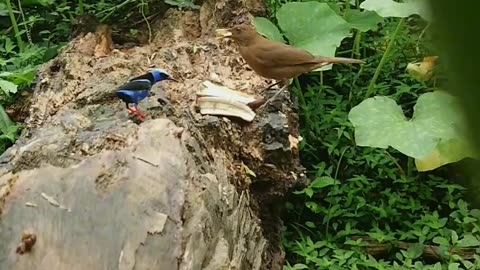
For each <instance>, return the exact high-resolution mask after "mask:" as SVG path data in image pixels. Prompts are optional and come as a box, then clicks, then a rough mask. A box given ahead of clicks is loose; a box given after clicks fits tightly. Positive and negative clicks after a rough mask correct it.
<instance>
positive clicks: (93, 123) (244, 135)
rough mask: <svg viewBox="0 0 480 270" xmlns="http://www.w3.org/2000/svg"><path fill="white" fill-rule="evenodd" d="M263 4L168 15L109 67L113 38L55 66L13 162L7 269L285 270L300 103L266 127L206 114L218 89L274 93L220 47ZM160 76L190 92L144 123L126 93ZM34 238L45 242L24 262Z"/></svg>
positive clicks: (5, 229)
mask: <svg viewBox="0 0 480 270" xmlns="http://www.w3.org/2000/svg"><path fill="white" fill-rule="evenodd" d="M262 2H263V1H260V0H258V1H254V0H222V1H214V0H207V1H204V3H203V4H202V8H201V10H200V11H199V12H192V11H186V12H181V11H175V10H168V11H167V12H166V14H165V15H164V17H163V18H162V20H160V21H158V22H156V23H153V24H152V29H153V30H154V31H155V37H154V39H153V40H152V42H151V43H150V44H147V45H144V46H137V47H133V48H131V49H126V50H114V51H113V52H110V53H109V54H107V55H104V54H105V53H102V55H101V56H102V57H98V56H99V54H98V53H97V57H95V48H96V47H97V49H98V45H99V43H98V42H99V41H98V40H106V39H102V38H100V39H99V38H98V37H97V36H96V35H95V34H94V33H88V34H86V35H85V36H79V37H77V38H75V39H74V40H73V41H72V42H71V44H70V45H69V47H68V48H67V49H66V50H65V51H64V52H62V53H61V55H59V56H58V57H57V58H56V59H54V60H52V61H50V62H49V63H47V64H46V65H45V66H44V67H43V68H42V69H41V71H40V72H39V83H38V85H37V88H36V89H35V91H34V94H33V96H32V99H31V101H30V102H31V104H32V105H31V107H30V112H29V116H28V118H27V119H26V121H25V129H24V131H23V133H22V136H21V138H20V139H19V140H18V141H17V143H16V144H15V145H14V146H13V147H11V148H10V149H8V150H7V152H5V153H4V154H3V155H2V156H1V157H0V213H1V216H0V242H1V243H2V245H0V269H12V270H15V269H185V270H186V269H212V270H213V269H282V265H283V257H284V255H283V250H282V247H281V242H280V229H281V226H282V225H281V220H280V218H279V213H280V211H281V209H282V204H283V198H284V195H285V194H286V193H287V192H288V191H289V190H290V189H291V188H292V187H293V186H295V185H298V184H301V183H302V181H303V180H304V175H303V173H302V171H303V168H302V167H301V166H300V164H299V158H298V149H297V148H296V147H295V145H292V142H295V140H292V138H298V136H299V135H298V119H297V115H296V114H295V112H294V111H293V110H292V108H293V104H292V102H291V101H290V98H289V97H288V95H286V94H285V95H284V96H282V97H280V98H279V99H278V101H277V102H273V103H272V104H270V105H269V107H267V108H266V109H265V110H264V111H262V112H261V113H260V114H258V115H257V116H256V117H255V119H254V120H253V122H252V123H245V122H241V121H240V120H237V119H228V118H225V117H214V116H202V115H200V114H199V113H198V112H196V111H195V108H194V106H193V105H192V104H193V103H194V100H195V92H196V91H197V90H198V89H200V88H201V83H202V82H203V81H205V80H212V81H217V82H220V83H222V84H223V85H225V86H227V87H230V88H232V89H236V90H241V91H244V92H247V93H256V92H257V91H259V90H261V89H262V88H263V87H265V86H266V85H268V84H269V82H267V81H265V80H264V79H262V78H261V77H259V76H258V75H256V74H254V73H253V72H252V71H251V70H249V69H248V68H246V66H245V64H244V62H243V59H241V57H240V56H239V54H238V53H237V51H236V48H235V47H234V46H233V45H232V44H231V43H222V44H219V43H218V42H217V41H216V40H215V39H214V37H213V36H214V33H213V30H214V29H215V28H217V27H223V26H225V25H231V24H233V23H237V22H243V21H248V20H251V18H252V14H257V15H258V14H261V13H262V12H264V10H265V8H264V7H263V6H262V4H261V3H262ZM105 32H107V33H108V32H109V31H105ZM100 46H101V45H100ZM106 51H107V52H108V50H106ZM102 52H105V51H102ZM151 66H155V67H161V68H164V69H166V70H168V71H170V72H171V73H172V75H173V76H174V77H175V78H177V79H180V80H181V82H180V83H175V82H166V83H160V84H159V85H156V86H154V88H153V90H152V94H151V96H150V97H149V98H148V99H147V100H145V101H144V102H142V103H141V104H140V108H141V109H142V110H143V111H146V112H147V113H148V114H149V119H148V120H147V121H145V122H144V123H142V124H140V125H137V124H135V123H133V122H131V121H130V120H128V118H127V112H126V110H125V108H124V104H123V103H121V101H120V100H118V99H116V98H115V97H114V93H113V90H114V89H115V87H116V86H117V85H119V84H121V83H123V82H124V81H125V80H127V79H128V78H129V77H132V76H135V75H138V74H140V73H143V72H144V71H145V69H146V68H147V67H151ZM159 97H163V98H166V99H167V100H169V103H168V104H167V105H165V106H162V105H160V104H159V103H158V101H157V99H158V98H159ZM247 168H248V169H247ZM249 171H253V172H254V173H255V177H253V176H252V175H251V173H249ZM47 198H49V199H47ZM26 230H27V231H31V232H33V233H34V234H35V235H36V237H37V239H36V243H35V245H34V246H33V248H32V250H31V251H30V252H26V253H24V254H18V253H16V252H15V251H16V248H17V246H18V245H19V243H20V241H21V237H22V233H23V232H24V231H26Z"/></svg>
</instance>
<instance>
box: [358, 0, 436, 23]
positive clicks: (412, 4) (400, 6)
mask: <svg viewBox="0 0 480 270" xmlns="http://www.w3.org/2000/svg"><path fill="white" fill-rule="evenodd" d="M360 7H361V8H363V9H366V10H371V11H375V12H377V13H378V15H380V16H382V17H384V18H386V17H400V18H405V17H409V16H411V15H414V14H417V15H420V16H421V17H422V18H423V19H425V20H431V14H430V11H429V6H428V2H427V0H410V1H404V3H399V2H395V1H393V0H366V1H364V2H362V3H361V4H360Z"/></svg>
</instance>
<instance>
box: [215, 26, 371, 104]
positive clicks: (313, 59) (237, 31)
mask: <svg viewBox="0 0 480 270" xmlns="http://www.w3.org/2000/svg"><path fill="white" fill-rule="evenodd" d="M216 34H217V37H218V38H220V39H223V38H231V39H233V40H234V41H235V43H236V44H237V45H238V49H239V51H240V55H241V56H242V57H243V59H245V62H247V64H248V65H249V66H250V67H251V68H252V69H253V70H254V71H255V72H256V73H257V74H258V75H260V76H262V77H265V78H268V79H275V80H277V81H279V82H277V83H275V84H272V85H270V86H269V87H268V88H267V89H269V88H271V87H273V86H274V85H277V84H279V83H282V82H286V85H288V80H289V79H292V78H295V77H297V76H299V75H301V74H303V73H308V72H310V71H312V70H315V69H317V68H321V67H323V66H326V65H329V64H337V63H346V64H363V63H365V62H363V61H362V60H357V59H352V58H342V57H321V56H314V55H312V54H311V53H309V52H307V51H305V50H302V49H299V48H295V47H293V46H290V45H287V44H283V43H281V42H277V41H273V40H270V39H267V38H265V37H263V36H262V35H260V34H258V33H257V31H256V30H255V28H254V27H252V26H250V25H246V24H240V25H236V26H234V27H232V28H229V29H217V30H216ZM282 89H283V88H282ZM277 94H278V93H277ZM275 96H276V94H275Z"/></svg>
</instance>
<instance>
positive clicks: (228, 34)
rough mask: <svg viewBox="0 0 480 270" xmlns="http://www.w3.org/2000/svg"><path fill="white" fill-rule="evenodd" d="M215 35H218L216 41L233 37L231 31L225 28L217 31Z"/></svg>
mask: <svg viewBox="0 0 480 270" xmlns="http://www.w3.org/2000/svg"><path fill="white" fill-rule="evenodd" d="M215 34H216V39H224V38H228V37H231V36H232V35H233V34H232V31H230V29H225V28H222V29H217V30H215Z"/></svg>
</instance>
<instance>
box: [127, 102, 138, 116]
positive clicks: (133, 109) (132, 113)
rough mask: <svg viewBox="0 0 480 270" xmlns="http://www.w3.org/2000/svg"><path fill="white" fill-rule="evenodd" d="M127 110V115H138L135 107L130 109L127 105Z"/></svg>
mask: <svg viewBox="0 0 480 270" xmlns="http://www.w3.org/2000/svg"><path fill="white" fill-rule="evenodd" d="M127 110H128V114H129V115H130V116H133V115H136V114H137V113H138V109H137V108H136V107H133V108H132V107H130V106H128V104H127Z"/></svg>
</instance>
